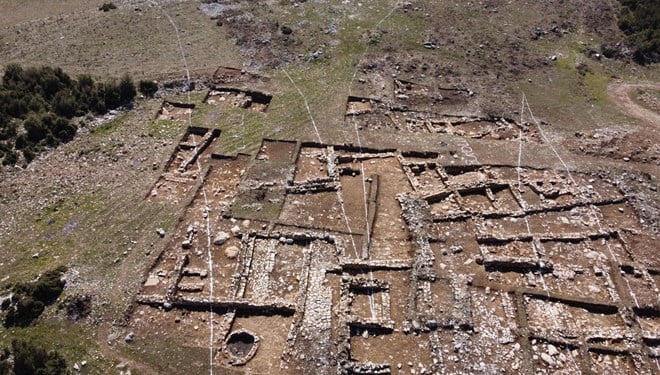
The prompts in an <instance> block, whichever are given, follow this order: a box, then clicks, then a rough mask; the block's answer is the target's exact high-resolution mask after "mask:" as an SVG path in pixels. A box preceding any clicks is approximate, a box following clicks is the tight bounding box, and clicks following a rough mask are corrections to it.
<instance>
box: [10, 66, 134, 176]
mask: <svg viewBox="0 0 660 375" xmlns="http://www.w3.org/2000/svg"><path fill="white" fill-rule="evenodd" d="M136 94H137V92H136V89H135V85H134V84H133V80H132V79H131V77H130V76H128V75H124V77H122V79H121V80H120V81H119V83H117V82H116V81H115V80H109V81H107V82H106V83H104V84H97V83H96V82H94V79H92V77H90V76H89V75H81V76H79V77H78V79H77V80H76V79H72V78H71V77H69V76H68V75H67V74H66V73H65V72H64V71H63V70H62V69H60V68H52V67H47V66H43V67H40V68H33V67H31V68H25V69H24V68H22V67H21V66H20V65H16V64H9V65H7V67H6V71H5V74H4V75H3V77H2V84H1V85H0V141H10V142H9V143H10V144H12V145H15V146H16V150H23V149H25V148H26V147H30V148H31V150H30V151H29V152H27V153H25V152H24V156H26V158H25V160H26V161H28V162H29V161H30V160H32V159H33V158H34V156H35V153H36V152H39V151H41V150H43V149H44V147H46V146H57V145H58V144H60V143H62V142H68V141H70V140H71V139H72V138H73V137H74V136H75V134H76V131H77V128H76V126H75V125H74V124H72V123H71V121H69V120H70V119H72V118H73V117H76V116H84V115H85V114H86V113H90V112H92V113H95V114H99V115H101V114H104V113H106V112H107V111H108V110H110V109H115V108H117V107H119V106H121V105H124V104H127V103H129V102H130V101H132V100H133V99H134V98H135V95H136ZM21 124H22V125H23V128H24V129H25V131H26V133H25V134H26V135H25V136H23V138H21V139H19V138H18V137H21V135H19V134H18V133H19V132H18V129H19V127H20V125H21ZM8 151H9V150H4V151H3V152H2V154H1V155H0V157H4V159H3V164H4V165H7V164H15V163H16V162H17V161H18V154H16V153H10V152H8Z"/></svg>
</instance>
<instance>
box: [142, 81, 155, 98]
mask: <svg viewBox="0 0 660 375" xmlns="http://www.w3.org/2000/svg"><path fill="white" fill-rule="evenodd" d="M139 88H140V92H141V93H142V95H144V96H146V97H148V98H153V97H154V95H156V92H157V91H158V84H157V83H156V82H154V81H145V80H142V81H140V84H139Z"/></svg>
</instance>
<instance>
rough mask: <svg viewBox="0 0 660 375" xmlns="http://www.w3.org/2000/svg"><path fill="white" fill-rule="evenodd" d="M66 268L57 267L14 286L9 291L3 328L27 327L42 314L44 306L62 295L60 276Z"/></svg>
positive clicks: (62, 283) (62, 282)
mask: <svg viewBox="0 0 660 375" xmlns="http://www.w3.org/2000/svg"><path fill="white" fill-rule="evenodd" d="M65 271H66V268H64V267H59V268H56V269H54V270H50V271H48V272H45V273H44V274H42V275H41V276H40V277H39V279H37V280H36V281H34V282H29V283H18V284H15V285H14V286H13V287H12V288H11V291H12V293H13V296H12V299H13V301H12V304H11V305H10V306H9V307H8V308H7V313H6V315H5V320H4V326H5V327H13V326H18V327H27V326H29V325H30V324H32V322H33V321H34V320H36V319H37V318H38V317H39V316H40V315H41V313H43V311H44V309H45V308H46V306H48V305H51V304H53V303H54V302H55V301H56V300H57V298H58V297H59V296H60V294H62V290H63V289H64V285H65V282H64V280H62V274H63V273H64V272H65Z"/></svg>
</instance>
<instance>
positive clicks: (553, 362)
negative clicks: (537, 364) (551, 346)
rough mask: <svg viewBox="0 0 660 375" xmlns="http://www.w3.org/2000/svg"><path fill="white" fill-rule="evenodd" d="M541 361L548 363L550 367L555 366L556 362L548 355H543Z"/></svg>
mask: <svg viewBox="0 0 660 375" xmlns="http://www.w3.org/2000/svg"><path fill="white" fill-rule="evenodd" d="M541 359H542V360H543V362H545V363H547V364H548V366H553V365H554V364H555V360H554V359H552V357H550V356H549V355H548V354H547V353H541Z"/></svg>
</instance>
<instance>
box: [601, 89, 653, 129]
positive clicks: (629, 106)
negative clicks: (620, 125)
mask: <svg viewBox="0 0 660 375" xmlns="http://www.w3.org/2000/svg"><path fill="white" fill-rule="evenodd" d="M635 89H653V90H660V83H651V82H649V83H624V82H614V83H612V84H610V85H609V86H608V87H607V96H608V97H609V98H610V100H611V101H612V102H613V103H614V104H616V105H617V106H619V108H621V109H622V110H623V111H624V112H626V113H627V114H629V115H630V116H633V117H635V118H638V119H640V120H642V121H644V122H647V123H648V124H650V125H654V126H660V114H659V113H657V112H654V111H652V110H650V109H648V108H644V107H642V106H640V105H639V104H637V103H635V102H634V101H633V99H632V96H631V93H632V91H633V90H635Z"/></svg>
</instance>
